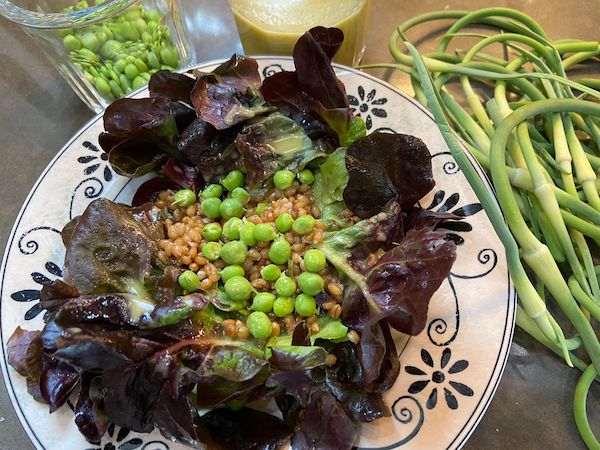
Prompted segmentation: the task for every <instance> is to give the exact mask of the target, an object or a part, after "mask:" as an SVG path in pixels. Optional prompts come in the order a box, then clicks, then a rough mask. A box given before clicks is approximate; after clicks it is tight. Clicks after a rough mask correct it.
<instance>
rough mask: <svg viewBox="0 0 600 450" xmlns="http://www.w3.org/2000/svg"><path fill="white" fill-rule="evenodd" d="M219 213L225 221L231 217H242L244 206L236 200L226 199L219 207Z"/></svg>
mask: <svg viewBox="0 0 600 450" xmlns="http://www.w3.org/2000/svg"><path fill="white" fill-rule="evenodd" d="M219 212H220V213H221V216H222V217H223V218H224V219H229V218H231V217H242V216H243V215H244V205H242V204H241V203H240V201H239V200H236V199H235V198H226V199H225V200H223V202H222V203H221V206H220V207H219Z"/></svg>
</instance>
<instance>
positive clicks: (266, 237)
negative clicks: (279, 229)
mask: <svg viewBox="0 0 600 450" xmlns="http://www.w3.org/2000/svg"><path fill="white" fill-rule="evenodd" d="M276 236H277V233H276V232H275V229H274V228H273V225H271V224H270V223H259V224H257V225H256V226H255V227H254V239H256V240H257V241H261V242H269V241H272V240H273V239H275V237H276Z"/></svg>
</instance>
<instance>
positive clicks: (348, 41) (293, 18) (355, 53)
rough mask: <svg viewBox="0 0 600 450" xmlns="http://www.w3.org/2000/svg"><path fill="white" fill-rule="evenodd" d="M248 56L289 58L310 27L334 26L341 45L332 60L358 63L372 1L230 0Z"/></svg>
mask: <svg viewBox="0 0 600 450" xmlns="http://www.w3.org/2000/svg"><path fill="white" fill-rule="evenodd" d="M229 4H230V6H231V10H232V11H233V16H234V18H235V22H236V25H237V29H238V32H239V34H240V39H241V41H242V45H243V46H244V51H245V53H246V54H248V55H261V54H262V55H291V54H292V50H293V49H294V45H295V44H296V41H297V40H298V38H299V37H300V36H301V35H302V34H304V32H306V31H307V30H309V29H310V28H312V27H315V26H318V25H321V26H325V27H337V28H340V29H341V30H342V31H343V32H344V43H343V45H342V47H341V48H340V50H339V51H338V53H337V55H336V57H335V61H336V62H339V63H341V64H345V65H348V66H353V65H356V64H358V62H359V61H360V59H361V58H362V56H363V54H364V51H365V46H366V38H367V22H368V16H369V9H370V4H371V0H229Z"/></svg>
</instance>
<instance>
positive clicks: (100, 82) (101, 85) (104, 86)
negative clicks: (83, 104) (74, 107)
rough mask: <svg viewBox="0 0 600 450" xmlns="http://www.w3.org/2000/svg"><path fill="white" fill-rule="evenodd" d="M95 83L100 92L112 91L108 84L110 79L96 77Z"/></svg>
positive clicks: (106, 93) (107, 93)
mask: <svg viewBox="0 0 600 450" xmlns="http://www.w3.org/2000/svg"><path fill="white" fill-rule="evenodd" d="M95 85H96V89H98V92H100V93H101V94H104V95H109V94H110V93H111V90H110V84H108V81H106V80H105V79H104V78H101V77H98V78H96V83H95Z"/></svg>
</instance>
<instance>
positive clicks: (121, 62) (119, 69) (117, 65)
mask: <svg viewBox="0 0 600 450" xmlns="http://www.w3.org/2000/svg"><path fill="white" fill-rule="evenodd" d="M126 65H127V63H126V62H125V60H124V59H119V60H118V61H116V62H115V64H114V65H113V69H115V70H116V71H117V72H119V73H123V71H124V70H125V66H126Z"/></svg>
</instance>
